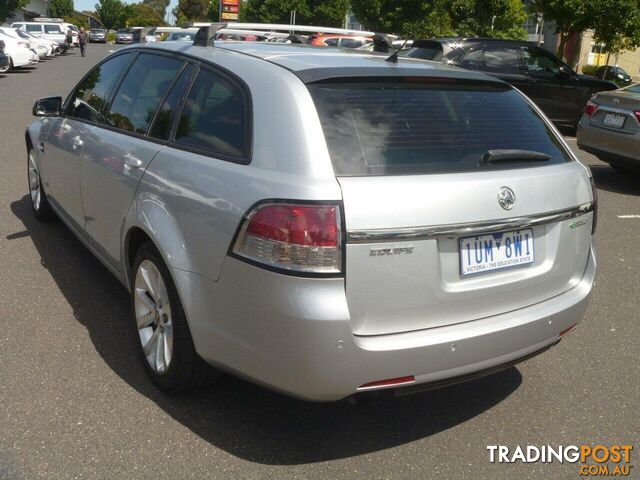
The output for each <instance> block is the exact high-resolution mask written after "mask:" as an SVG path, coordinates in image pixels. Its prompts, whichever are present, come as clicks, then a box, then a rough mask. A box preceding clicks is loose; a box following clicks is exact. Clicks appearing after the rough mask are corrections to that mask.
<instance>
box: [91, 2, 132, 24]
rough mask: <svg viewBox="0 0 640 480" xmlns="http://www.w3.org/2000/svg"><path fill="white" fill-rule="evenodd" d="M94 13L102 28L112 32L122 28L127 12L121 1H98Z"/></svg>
mask: <svg viewBox="0 0 640 480" xmlns="http://www.w3.org/2000/svg"><path fill="white" fill-rule="evenodd" d="M96 13H97V15H98V18H99V19H100V21H101V22H102V24H103V25H104V28H106V29H108V30H112V29H115V28H120V27H122V26H124V21H125V18H126V17H127V15H126V14H127V11H126V9H125V5H124V3H122V1H121V0H99V3H97V4H96Z"/></svg>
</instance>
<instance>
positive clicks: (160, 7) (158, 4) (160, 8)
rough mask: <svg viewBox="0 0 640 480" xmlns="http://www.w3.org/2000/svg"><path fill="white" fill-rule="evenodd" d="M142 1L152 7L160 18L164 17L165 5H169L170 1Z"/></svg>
mask: <svg viewBox="0 0 640 480" xmlns="http://www.w3.org/2000/svg"><path fill="white" fill-rule="evenodd" d="M142 3H143V4H144V5H149V6H150V7H152V8H153V9H154V10H155V11H156V12H157V13H158V15H159V16H160V18H162V19H163V20H164V17H165V16H166V14H167V7H168V6H169V3H171V0H142Z"/></svg>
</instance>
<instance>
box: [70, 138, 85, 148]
mask: <svg viewBox="0 0 640 480" xmlns="http://www.w3.org/2000/svg"><path fill="white" fill-rule="evenodd" d="M83 144H84V142H83V141H82V140H81V139H80V135H76V136H75V137H73V138H72V139H71V147H72V148H73V149H74V150H76V149H77V148H78V147H81V146H82V145H83Z"/></svg>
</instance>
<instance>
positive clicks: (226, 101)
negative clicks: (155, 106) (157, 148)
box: [175, 70, 249, 159]
mask: <svg viewBox="0 0 640 480" xmlns="http://www.w3.org/2000/svg"><path fill="white" fill-rule="evenodd" d="M246 110H247V99H246V97H245V96H244V93H243V91H242V90H241V89H240V87H238V86H237V85H235V84H233V83H232V82H230V81H229V80H227V79H226V78H225V77H223V76H221V75H218V74H214V73H212V72H210V71H208V70H201V71H200V72H199V73H198V76H197V78H196V80H195V82H194V84H193V87H192V88H191V92H190V93H189V96H188V97H187V100H186V102H185V105H184V108H183V110H182V114H181V115H180V121H179V122H178V128H177V131H176V137H175V142H176V143H177V144H179V145H183V146H187V147H191V148H196V149H199V150H204V151H206V152H210V153H212V154H213V155H214V156H222V157H232V158H235V159H246V158H247V157H248V147H247V145H246V141H245V139H246V138H247V132H248V128H249V126H248V123H247V122H248V119H247V114H246Z"/></svg>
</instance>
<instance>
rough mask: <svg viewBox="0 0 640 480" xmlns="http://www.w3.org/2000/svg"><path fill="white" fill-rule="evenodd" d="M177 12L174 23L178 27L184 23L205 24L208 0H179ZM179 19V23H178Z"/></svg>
mask: <svg viewBox="0 0 640 480" xmlns="http://www.w3.org/2000/svg"><path fill="white" fill-rule="evenodd" d="M177 12H178V14H176V23H178V25H180V24H181V23H184V22H185V21H205V22H206V21H207V16H208V13H209V0H179V1H178V7H177ZM174 13H175V11H174ZM179 19H180V21H178V20H179Z"/></svg>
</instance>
